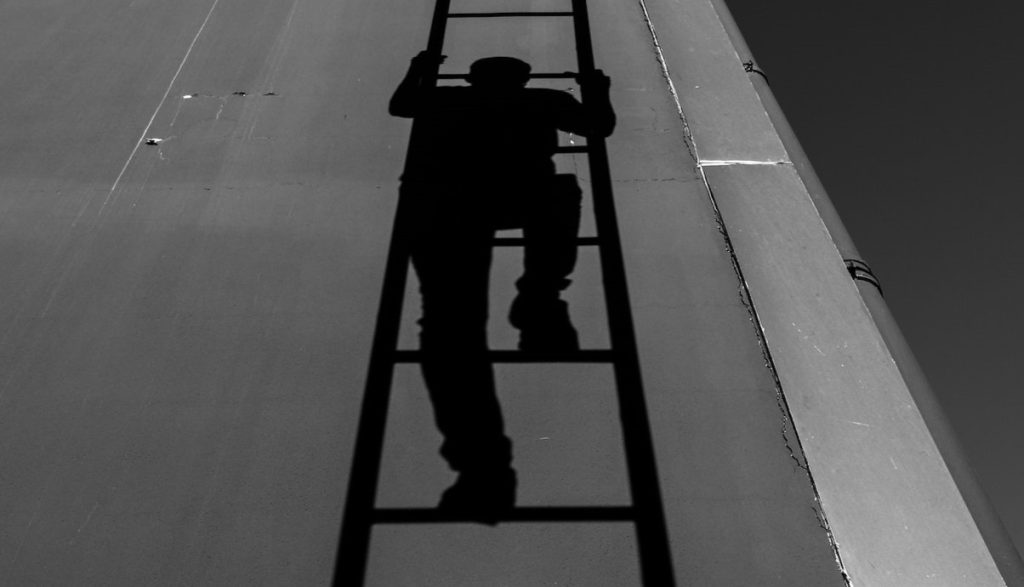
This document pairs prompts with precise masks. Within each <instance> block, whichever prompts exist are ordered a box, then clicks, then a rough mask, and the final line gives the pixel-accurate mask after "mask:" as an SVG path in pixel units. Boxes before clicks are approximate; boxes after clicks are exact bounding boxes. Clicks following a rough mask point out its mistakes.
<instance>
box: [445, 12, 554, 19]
mask: <svg viewBox="0 0 1024 587" xmlns="http://www.w3.org/2000/svg"><path fill="white" fill-rule="evenodd" d="M572 15H573V13H572V12H449V13H448V18H504V17H518V16H572Z"/></svg>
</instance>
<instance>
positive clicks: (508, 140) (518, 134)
mask: <svg viewBox="0 0 1024 587" xmlns="http://www.w3.org/2000/svg"><path fill="white" fill-rule="evenodd" d="M425 102H426V103H425V104H424V105H423V108H422V110H421V114H420V115H419V116H418V119H417V120H419V121H420V122H419V125H420V126H419V127H418V129H417V131H418V132H419V133H421V134H419V136H418V137H417V138H418V139H419V140H421V141H422V143H421V144H422V145H423V147H424V148H422V149H419V150H417V151H416V152H413V153H410V154H409V156H410V161H409V162H408V167H407V173H410V172H411V173H413V174H414V175H415V176H418V177H420V178H423V179H426V180H431V181H437V180H441V181H456V182H457V181H459V180H460V179H467V180H472V181H474V182H478V181H480V180H483V181H487V180H491V181H495V182H499V183H507V182H509V181H515V182H516V183H520V182H528V181H531V180H536V179H539V178H542V177H548V176H551V175H553V174H554V173H555V164H554V162H553V161H552V158H551V157H552V155H554V153H555V148H556V147H557V146H558V129H559V121H561V120H565V119H570V118H571V117H572V116H573V115H574V114H576V110H578V109H580V108H582V107H581V106H580V104H579V103H578V102H576V100H574V99H573V98H572V97H571V96H569V95H568V94H566V93H565V92H560V91H557V90H546V89H536V88H515V89H512V90H511V91H507V92H501V93H498V92H487V91H484V90H480V89H478V88H475V87H440V88H436V89H434V90H432V91H431V92H430V93H429V96H428V97H426V100H425Z"/></svg>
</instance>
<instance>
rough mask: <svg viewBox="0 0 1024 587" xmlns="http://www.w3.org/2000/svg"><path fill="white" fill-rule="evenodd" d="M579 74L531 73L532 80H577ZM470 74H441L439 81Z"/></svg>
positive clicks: (463, 77) (570, 72) (438, 75)
mask: <svg viewBox="0 0 1024 587" xmlns="http://www.w3.org/2000/svg"><path fill="white" fill-rule="evenodd" d="M578 75H579V74H577V73H575V72H572V71H564V72H562V73H531V74H530V79H576V76H578ZM467 78H469V74H468V73H439V74H437V79H467Z"/></svg>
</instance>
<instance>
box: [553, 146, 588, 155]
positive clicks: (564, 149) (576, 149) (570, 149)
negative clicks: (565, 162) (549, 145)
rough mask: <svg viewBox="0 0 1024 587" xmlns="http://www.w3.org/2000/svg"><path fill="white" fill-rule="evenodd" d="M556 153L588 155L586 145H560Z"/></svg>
mask: <svg viewBox="0 0 1024 587" xmlns="http://www.w3.org/2000/svg"><path fill="white" fill-rule="evenodd" d="M555 152H556V153H586V152H587V146H586V145H559V146H558V147H556V148H555Z"/></svg>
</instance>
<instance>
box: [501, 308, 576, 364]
mask: <svg viewBox="0 0 1024 587" xmlns="http://www.w3.org/2000/svg"><path fill="white" fill-rule="evenodd" d="M508 321H509V322H510V323H511V324H512V326H514V327H516V328H518V329H519V350H521V351H534V352H538V351H539V352H564V351H578V350H579V349H580V341H579V335H578V334H577V333H576V328H574V327H573V325H572V321H571V320H570V319H569V305H568V304H566V303H565V302H564V301H563V300H560V299H558V297H557V295H556V296H554V297H541V296H531V295H528V294H522V293H520V294H519V295H518V296H516V299H515V300H513V301H512V308H511V309H510V310H509V313H508Z"/></svg>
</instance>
